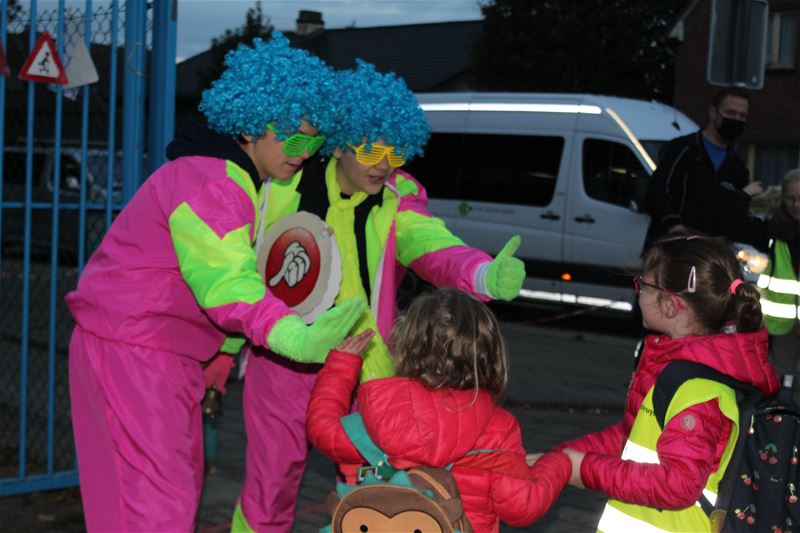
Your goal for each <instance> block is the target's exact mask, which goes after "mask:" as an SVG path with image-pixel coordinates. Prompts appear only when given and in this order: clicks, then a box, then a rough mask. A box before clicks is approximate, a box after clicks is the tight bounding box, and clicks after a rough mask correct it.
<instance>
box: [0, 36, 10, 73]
mask: <svg viewBox="0 0 800 533" xmlns="http://www.w3.org/2000/svg"><path fill="white" fill-rule="evenodd" d="M9 74H10V71H9V70H8V60H7V59H6V52H5V50H3V43H0V76H8V75H9Z"/></svg>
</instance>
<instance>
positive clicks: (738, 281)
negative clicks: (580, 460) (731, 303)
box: [731, 278, 744, 294]
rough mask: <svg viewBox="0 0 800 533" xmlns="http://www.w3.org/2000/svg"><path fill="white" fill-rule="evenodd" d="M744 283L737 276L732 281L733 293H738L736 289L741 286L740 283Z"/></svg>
mask: <svg viewBox="0 0 800 533" xmlns="http://www.w3.org/2000/svg"><path fill="white" fill-rule="evenodd" d="M742 283H744V281H742V280H741V279H740V278H736V279H735V280H733V281H731V294H736V289H738V288H739V285H741V284H742Z"/></svg>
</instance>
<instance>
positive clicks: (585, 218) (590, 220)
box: [575, 215, 594, 224]
mask: <svg viewBox="0 0 800 533" xmlns="http://www.w3.org/2000/svg"><path fill="white" fill-rule="evenodd" d="M575 222H581V223H586V224H594V217H593V216H592V215H583V216H582V217H575Z"/></svg>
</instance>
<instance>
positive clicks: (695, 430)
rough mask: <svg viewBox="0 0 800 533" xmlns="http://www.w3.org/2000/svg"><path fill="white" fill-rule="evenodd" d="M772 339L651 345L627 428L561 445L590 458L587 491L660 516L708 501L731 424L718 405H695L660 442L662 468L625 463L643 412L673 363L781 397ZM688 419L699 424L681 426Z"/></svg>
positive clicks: (656, 339)
mask: <svg viewBox="0 0 800 533" xmlns="http://www.w3.org/2000/svg"><path fill="white" fill-rule="evenodd" d="M767 340H768V339H767V332H766V330H763V329H762V330H761V331H758V332H755V333H726V334H719V335H707V336H697V337H684V338H680V339H674V340H672V339H670V338H669V337H667V336H665V335H660V336H649V337H646V339H645V347H644V351H643V353H642V356H641V357H642V359H641V361H640V362H639V366H638V368H637V370H636V373H635V374H634V375H633V381H632V382H631V385H630V388H629V390H628V398H627V401H626V406H625V417H624V418H623V420H622V422H620V423H618V424H615V425H613V426H610V427H608V428H606V429H604V430H603V431H600V432H598V433H594V434H590V435H586V436H584V437H581V438H579V439H575V440H573V441H570V442H565V443H563V444H561V445H559V446H558V449H563V448H573V449H575V450H578V451H583V452H586V458H585V459H584V461H583V464H582V466H581V478H582V480H583V483H584V485H586V487H587V488H590V489H593V490H599V491H602V492H604V493H606V494H607V495H608V496H609V497H610V498H613V499H617V500H621V501H624V502H628V503H634V504H639V505H646V506H648V507H656V508H659V509H682V508H685V507H687V506H689V505H692V504H693V503H694V502H696V501H697V499H698V498H699V497H700V494H701V492H702V490H703V487H705V484H706V481H707V480H708V477H709V475H710V474H711V472H712V471H714V470H716V469H717V468H718V467H719V461H720V458H721V456H722V452H723V451H724V449H725V445H726V443H727V440H728V436H729V435H730V431H731V423H730V420H729V419H728V418H726V417H725V416H724V415H723V414H722V412H721V411H720V410H719V407H718V406H717V402H716V399H714V400H712V401H709V402H705V403H701V404H697V405H694V406H692V407H690V408H688V409H686V410H684V411H682V414H681V415H678V416H675V417H674V418H673V419H672V420H671V421H670V422H669V423H668V424H667V425H666V427H665V428H664V432H663V433H662V435H661V438H660V439H659V441H658V446H657V452H658V458H659V461H660V464H648V463H637V462H634V461H623V460H622V459H620V456H621V454H622V449H623V447H624V445H625V442H626V441H627V438H628V434H629V433H630V430H631V427H632V425H633V421H634V419H635V418H636V414H637V413H638V412H639V407H640V406H641V404H642V401H643V400H644V397H645V396H646V395H647V393H648V391H649V390H650V389H651V388H653V386H654V385H655V382H656V378H658V375H659V374H660V373H661V371H662V370H663V369H664V367H665V366H666V365H667V363H670V362H672V361H677V360H684V361H693V362H697V363H702V364H704V365H707V366H710V367H712V368H714V369H715V370H717V371H719V372H722V373H724V374H727V375H729V376H731V377H733V378H735V379H737V380H739V381H743V382H745V383H750V384H752V385H754V386H756V387H758V389H759V390H761V391H762V392H763V393H764V394H772V393H774V392H775V391H777V390H778V387H779V382H778V376H777V375H776V373H775V370H774V369H773V367H772V364H771V363H770V362H769V359H768V356H767ZM686 415H692V416H693V417H694V420H695V421H696V425H694V427H692V428H690V429H688V430H687V429H685V428H682V427H681V421H682V420H683V419H684V418H685V416H686Z"/></svg>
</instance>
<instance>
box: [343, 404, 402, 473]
mask: <svg viewBox="0 0 800 533" xmlns="http://www.w3.org/2000/svg"><path fill="white" fill-rule="evenodd" d="M341 422H342V427H343V428H344V432H345V433H346V434H347V437H348V438H349V439H350V442H352V443H353V446H355V447H356V450H358V451H359V453H360V454H361V455H363V456H364V459H366V460H367V462H368V463H369V464H370V466H362V467H361V468H359V469H358V474H357V479H358V481H359V482H360V481H361V480H363V479H364V477H365V476H366V475H367V474H369V473H372V474H374V475H375V477H377V478H378V479H383V480H388V479H391V477H392V476H393V475H394V474H395V473H397V470H396V469H395V468H393V467H392V465H390V464H389V460H388V458H387V457H386V454H385V453H383V450H381V449H380V448H378V446H377V444H375V443H374V442H373V441H372V438H371V437H370V436H369V433H367V428H366V427H365V426H364V420H363V419H362V418H361V413H359V412H355V413H350V414H349V415H347V416H343V417H342V418H341Z"/></svg>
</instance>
